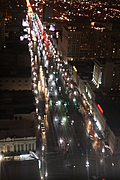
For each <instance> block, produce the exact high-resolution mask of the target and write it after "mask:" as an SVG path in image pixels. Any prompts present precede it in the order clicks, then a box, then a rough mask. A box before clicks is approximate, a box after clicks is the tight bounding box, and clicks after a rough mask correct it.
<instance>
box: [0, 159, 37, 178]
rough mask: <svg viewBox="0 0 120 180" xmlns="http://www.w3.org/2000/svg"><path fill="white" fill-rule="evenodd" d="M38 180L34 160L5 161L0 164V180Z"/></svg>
mask: <svg viewBox="0 0 120 180" xmlns="http://www.w3.org/2000/svg"><path fill="white" fill-rule="evenodd" d="M5 179H8V180H33V179H34V180H40V174H39V169H38V163H37V161H36V160H28V161H6V162H2V163H1V180H5Z"/></svg>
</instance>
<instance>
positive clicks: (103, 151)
mask: <svg viewBox="0 0 120 180" xmlns="http://www.w3.org/2000/svg"><path fill="white" fill-rule="evenodd" d="M102 153H103V161H104V176H105V178H106V169H105V148H104V147H103V148H102Z"/></svg>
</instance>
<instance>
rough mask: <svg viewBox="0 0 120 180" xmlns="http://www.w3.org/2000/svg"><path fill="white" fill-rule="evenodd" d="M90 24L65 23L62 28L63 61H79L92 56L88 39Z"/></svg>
mask: <svg viewBox="0 0 120 180" xmlns="http://www.w3.org/2000/svg"><path fill="white" fill-rule="evenodd" d="M89 37H90V26H89V24H85V25H83V23H80V24H79V26H78V25H77V24H66V25H64V26H63V30H62V42H61V51H62V55H63V58H64V60H65V61H79V60H80V59H85V58H93V50H92V48H91V45H90V41H89Z"/></svg>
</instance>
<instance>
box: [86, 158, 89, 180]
mask: <svg viewBox="0 0 120 180" xmlns="http://www.w3.org/2000/svg"><path fill="white" fill-rule="evenodd" d="M86 168H87V179H88V180H89V161H86Z"/></svg>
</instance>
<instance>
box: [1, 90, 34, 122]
mask: <svg viewBox="0 0 120 180" xmlns="http://www.w3.org/2000/svg"><path fill="white" fill-rule="evenodd" d="M34 111H35V105H34V95H33V93H32V91H29V90H25V91H0V119H6V118H7V119H12V118H13V116H14V114H30V113H31V112H34Z"/></svg>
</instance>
